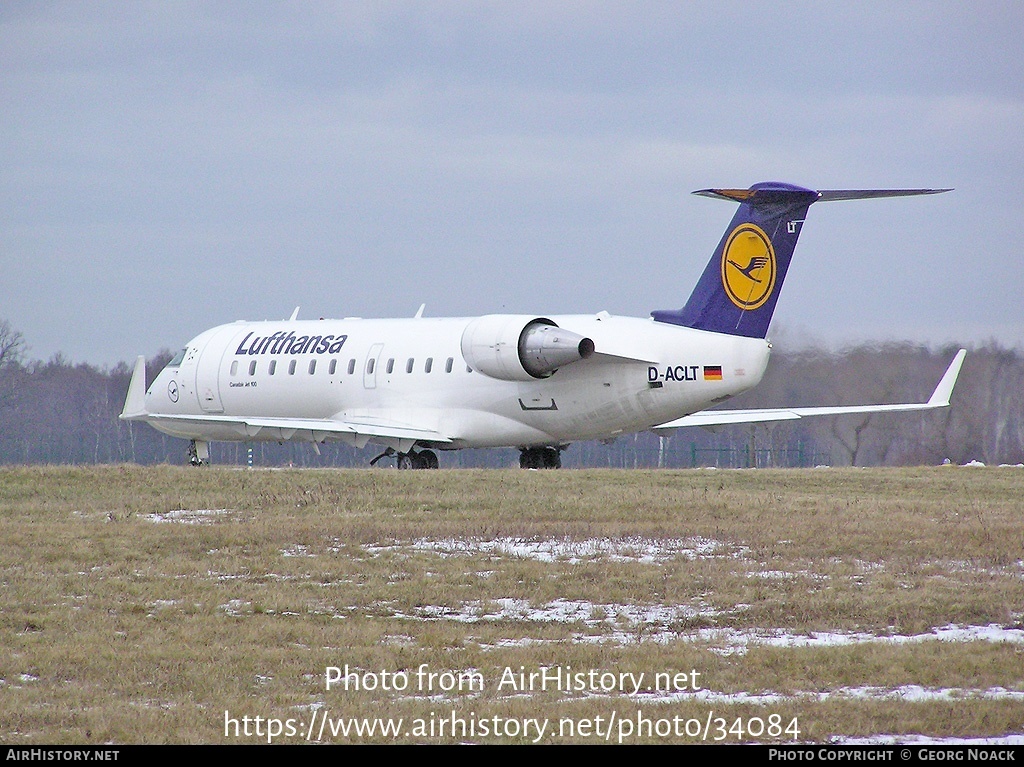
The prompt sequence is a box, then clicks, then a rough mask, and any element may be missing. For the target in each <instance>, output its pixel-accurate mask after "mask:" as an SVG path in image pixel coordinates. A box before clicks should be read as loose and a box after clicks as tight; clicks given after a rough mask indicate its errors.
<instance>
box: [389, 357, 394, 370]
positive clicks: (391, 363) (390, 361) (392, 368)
mask: <svg viewBox="0 0 1024 767" xmlns="http://www.w3.org/2000/svg"><path fill="white" fill-rule="evenodd" d="M394 369H395V358H394V357H392V358H391V359H389V360H388V373H391V372H393V371H394Z"/></svg>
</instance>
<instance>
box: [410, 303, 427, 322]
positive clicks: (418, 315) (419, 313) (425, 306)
mask: <svg viewBox="0 0 1024 767" xmlns="http://www.w3.org/2000/svg"><path fill="white" fill-rule="evenodd" d="M426 308H427V305H426V304H420V308H419V309H417V310H416V314H415V315H414V316H413V319H414V320H418V319H419V318H420V317H422V316H423V310H424V309H426Z"/></svg>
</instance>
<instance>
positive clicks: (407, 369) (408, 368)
mask: <svg viewBox="0 0 1024 767" xmlns="http://www.w3.org/2000/svg"><path fill="white" fill-rule="evenodd" d="M412 364H413V358H412V357H410V358H409V361H408V362H406V363H405V372H406V373H411V372H412Z"/></svg>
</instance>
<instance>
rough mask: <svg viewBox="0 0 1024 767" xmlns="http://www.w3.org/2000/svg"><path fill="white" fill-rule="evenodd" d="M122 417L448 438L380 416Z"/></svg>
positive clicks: (251, 432) (280, 432) (285, 434)
mask: <svg viewBox="0 0 1024 767" xmlns="http://www.w3.org/2000/svg"><path fill="white" fill-rule="evenodd" d="M122 417H123V418H125V419H126V420H141V421H148V422H150V423H156V422H164V423H179V424H183V425H187V424H202V425H205V426H211V425H221V426H228V427H233V428H235V429H237V430H238V431H239V433H240V434H244V436H246V437H250V438H253V437H255V436H256V435H257V434H259V433H260V432H261V431H263V430H264V429H267V430H277V434H275V435H274V438H275V439H277V438H280V439H282V440H287V439H292V438H293V437H294V436H295V435H296V434H300V433H301V434H302V436H303V438H304V437H305V436H306V434H307V433H308V436H309V437H310V439H311V441H314V442H321V441H323V440H324V439H325V438H326V437H327V436H328V435H331V434H350V435H353V436H362V437H367V438H369V439H374V438H379V439H392V440H413V441H416V440H429V441H431V442H445V443H447V442H451V439H450V438H448V437H446V436H444V435H443V434H441V433H440V432H438V431H435V430H434V429H427V428H420V427H417V426H414V425H411V424H406V423H400V422H396V421H390V420H387V419H384V418H373V419H372V420H371V419H369V418H367V419H353V420H340V419H334V418H262V417H258V416H253V417H248V416H227V415H219V414H218V415H206V414H204V415H162V414H156V413H146V414H138V415H134V416H122Z"/></svg>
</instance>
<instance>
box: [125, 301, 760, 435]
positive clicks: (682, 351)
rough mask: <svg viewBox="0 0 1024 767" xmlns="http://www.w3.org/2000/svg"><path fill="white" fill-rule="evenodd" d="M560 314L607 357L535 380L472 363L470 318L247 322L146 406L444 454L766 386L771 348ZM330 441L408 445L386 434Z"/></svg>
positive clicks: (654, 416) (217, 425)
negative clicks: (330, 424) (327, 425)
mask: <svg viewBox="0 0 1024 767" xmlns="http://www.w3.org/2000/svg"><path fill="white" fill-rule="evenodd" d="M550 319H551V320H552V321H553V322H554V323H555V324H556V325H557V326H558V327H559V328H563V329H565V330H568V331H572V332H573V333H576V334H579V335H581V336H585V337H587V338H589V339H592V340H593V343H594V350H595V351H594V353H593V355H592V356H590V357H588V358H586V359H579V360H578V361H575V362H573V363H572V364H567V365H564V366H563V367H562V368H560V369H558V370H557V371H555V372H554V373H553V374H552V375H550V376H549V377H547V378H530V379H529V380H502V379H500V378H496V377H492V376H490V375H486V374H484V373H481V372H479V371H478V370H474V369H473V368H472V366H470V365H469V364H468V363H467V361H466V359H465V358H464V356H463V353H462V348H463V346H462V344H463V335H464V333H465V332H466V328H467V327H468V326H469V325H470V323H471V322H473V321H474V320H473V319H471V318H444V319H432V318H412V319H382V320H363V319H344V320H317V321H294V320H293V321H278V322H275V321H269V322H243V321H239V322H236V323H233V324H229V325H221V326H219V327H216V328H213V329H211V330H208V331H206V332H204V333H202V334H200V335H199V336H197V337H196V338H194V339H192V340H191V341H190V342H189V344H188V346H187V347H186V349H185V354H184V358H183V359H182V360H181V362H180V364H178V365H177V366H168V367H167V368H165V369H164V370H163V371H162V372H161V373H160V374H159V375H158V376H157V378H156V379H155V380H154V382H153V383H152V385H151V386H150V387H149V389H148V390H147V392H146V396H145V407H146V411H148V413H150V414H165V415H169V416H170V415H174V416H191V415H195V416H200V417H202V416H208V417H211V418H210V419H209V420H208V421H202V420H197V421H195V422H189V421H185V420H173V421H168V420H163V421H161V420H159V419H154V420H151V421H150V422H151V423H152V424H153V425H154V426H155V427H156V428H158V429H160V430H161V431H164V432H166V433H168V434H171V435H173V436H176V437H183V438H186V439H194V440H207V441H211V440H236V441H237V440H282V439H290V438H292V434H290V433H289V430H287V429H281V428H274V427H273V426H272V425H271V426H263V427H260V428H251V427H250V428H245V427H241V426H238V425H236V424H233V423H231V422H230V421H229V420H228V419H229V418H237V417H246V418H253V417H265V418H279V419H300V420H301V419H330V420H336V421H344V422H358V423H375V422H379V423H381V424H385V425H392V426H394V425H403V424H407V425H410V426H414V427H416V428H420V429H427V430H431V431H433V432H436V433H437V434H439V435H442V436H443V437H444V441H443V442H433V441H431V440H430V439H425V440H419V444H421V445H429V446H434V447H439V448H444V449H453V448H464V447H500V446H510V447H528V446H537V445H564V444H566V443H569V442H572V441H576V440H586V439H603V438H610V437H614V436H616V435H618V434H623V433H631V432H636V431H641V430H644V429H647V428H650V427H652V426H655V425H658V424H662V423H665V422H666V421H669V420H672V419H674V418H678V417H680V416H683V415H686V414H689V413H693V412H696V411H699V410H703V409H705V408H708V407H710V406H712V405H715V404H717V403H719V402H722V401H723V400H725V399H728V398H729V397H732V396H734V395H736V394H739V393H740V392H742V391H745V390H747V389H749V388H750V387H752V386H754V385H756V384H757V383H758V382H759V381H760V380H761V376H762V375H763V373H764V370H765V366H766V365H767V361H768V356H769V351H770V346H771V345H770V344H769V343H768V342H767V341H766V340H764V339H757V338H744V337H740V336H730V335H724V334H719V333H711V332H706V331H700V330H693V329H690V328H685V327H681V326H677V325H671V324H667V323H661V322H655V321H653V320H649V319H638V318H626V317H613V316H610V315H608V314H607V313H601V314H597V315H578V316H552V317H550ZM302 339H306V340H305V341H304V342H303V341H302ZM212 416H223V417H225V419H224V420H222V421H218V420H217V419H216V418H212ZM371 431H372V430H371ZM296 438H297V437H296ZM326 438H328V439H341V440H345V441H347V442H350V443H352V444H355V445H357V446H360V447H361V446H362V445H363V444H365V443H366V442H367V441H371V442H376V443H379V444H384V445H391V446H394V447H395V448H396V449H400V448H401V449H408V446H407V444H406V443H402V444H401V445H400V444H399V442H398V441H396V440H390V439H388V438H387V437H386V436H385V437H381V436H379V435H373V434H371V435H370V436H363V435H359V434H330V435H329V436H327V437H326Z"/></svg>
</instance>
